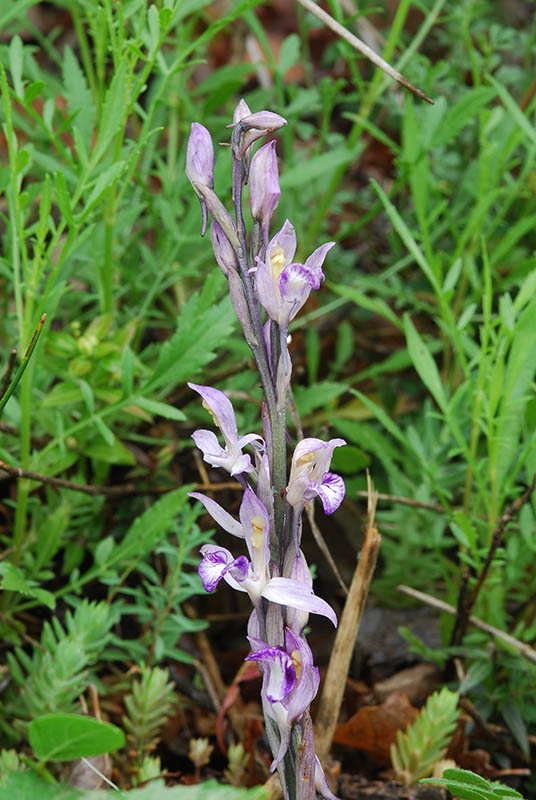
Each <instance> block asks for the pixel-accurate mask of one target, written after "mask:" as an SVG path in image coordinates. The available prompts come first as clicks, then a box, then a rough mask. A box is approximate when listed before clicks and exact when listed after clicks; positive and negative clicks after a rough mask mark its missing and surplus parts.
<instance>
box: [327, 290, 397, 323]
mask: <svg viewBox="0 0 536 800" xmlns="http://www.w3.org/2000/svg"><path fill="white" fill-rule="evenodd" d="M328 286H329V288H330V289H331V290H332V291H334V292H335V294H338V295H339V296H340V297H346V298H347V299H348V300H351V301H352V302H353V303H355V304H356V306H359V307H360V308H365V309H367V311H372V313H373V314H378V315H379V316H381V317H385V319H388V320H389V322H392V324H393V325H394V326H395V327H396V328H398V329H399V330H401V329H402V323H401V322H400V320H399V318H398V317H397V315H396V314H395V313H394V312H393V311H392V310H391V308H390V307H389V306H388V305H387V303H386V302H385V300H382V298H381V297H369V295H367V294H365V293H364V292H361V291H360V290H359V289H357V288H356V287H354V286H344V285H343V284H333V283H329V284H328Z"/></svg>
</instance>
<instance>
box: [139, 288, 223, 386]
mask: <svg viewBox="0 0 536 800" xmlns="http://www.w3.org/2000/svg"><path fill="white" fill-rule="evenodd" d="M202 299H203V298H202V297H201V296H199V295H194V296H193V297H191V298H190V299H189V300H188V301H187V302H186V303H185V305H184V306H183V308H182V311H181V315H180V317H179V320H178V325H177V330H176V332H175V333H174V334H173V336H172V337H171V339H168V341H167V342H165V344H163V345H162V347H161V348H160V350H159V354H158V361H157V364H156V367H155V371H154V373H153V375H152V377H151V378H150V379H149V380H148V382H147V383H146V384H145V385H144V386H143V387H141V389H140V391H142V392H143V394H144V395H148V394H152V393H153V392H154V390H155V389H157V388H160V387H161V386H166V387H167V388H168V389H171V388H173V387H174V386H177V385H180V384H183V383H185V382H186V381H187V380H189V379H190V378H192V377H193V376H194V375H195V373H196V372H198V371H199V370H200V369H201V368H202V367H204V366H206V365H207V364H208V363H210V361H212V360H213V359H214V358H215V357H216V351H217V350H218V348H220V347H221V346H222V344H225V340H226V339H227V337H228V336H230V334H231V331H232V330H233V327H234V325H235V320H236V317H235V315H234V311H233V309H232V306H231V302H230V300H229V298H228V297H224V298H223V300H221V301H220V302H219V303H216V304H213V305H211V307H210V308H208V309H203V308H202Z"/></svg>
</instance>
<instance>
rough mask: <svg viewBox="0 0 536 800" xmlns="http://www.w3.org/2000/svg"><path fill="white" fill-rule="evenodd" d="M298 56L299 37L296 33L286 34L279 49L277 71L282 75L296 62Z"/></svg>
mask: <svg viewBox="0 0 536 800" xmlns="http://www.w3.org/2000/svg"><path fill="white" fill-rule="evenodd" d="M299 58H300V37H299V36H298V34H297V33H291V34H290V36H287V37H286V39H285V40H284V42H283V44H282V45H281V49H280V50H279V61H278V64H277V71H278V73H279V74H280V76H281V77H284V76H285V75H286V74H287V72H288V71H289V69H291V67H293V66H294V65H295V64H297V63H298V61H299Z"/></svg>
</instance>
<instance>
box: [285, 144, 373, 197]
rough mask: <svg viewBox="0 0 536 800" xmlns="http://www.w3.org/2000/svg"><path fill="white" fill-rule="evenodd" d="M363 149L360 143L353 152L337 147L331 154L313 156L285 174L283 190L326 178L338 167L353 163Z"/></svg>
mask: <svg viewBox="0 0 536 800" xmlns="http://www.w3.org/2000/svg"><path fill="white" fill-rule="evenodd" d="M361 147H362V144H361V143H358V144H357V145H356V146H355V147H354V148H353V149H352V150H348V148H347V147H337V148H335V149H334V150H330V152H329V153H322V154H321V155H319V156H313V158H311V159H309V160H308V161H304V160H301V161H300V163H299V164H298V165H297V166H295V167H293V168H292V169H289V170H286V171H285V172H284V173H283V175H282V176H281V181H280V183H281V189H290V188H292V187H297V186H303V184H304V183H310V182H311V181H314V180H316V179H317V178H325V176H326V175H327V174H332V173H333V172H334V170H336V169H337V167H341V166H343V165H344V164H349V163H350V162H351V161H353V160H354V159H355V158H356V156H357V154H358V152H359V150H360V149H361Z"/></svg>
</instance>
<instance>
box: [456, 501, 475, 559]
mask: <svg viewBox="0 0 536 800" xmlns="http://www.w3.org/2000/svg"><path fill="white" fill-rule="evenodd" d="M452 519H453V521H452V525H451V527H452V530H453V533H454V535H455V536H456V539H457V540H458V541H459V542H460V543H461V544H463V545H464V546H465V547H468V548H469V550H470V552H471V553H473V554H475V553H476V544H477V534H476V531H475V529H474V527H473V525H472V524H471V521H470V520H469V519H467V517H466V516H465V514H464V513H463V512H462V511H456V513H455V514H454V517H453V518H452Z"/></svg>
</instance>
